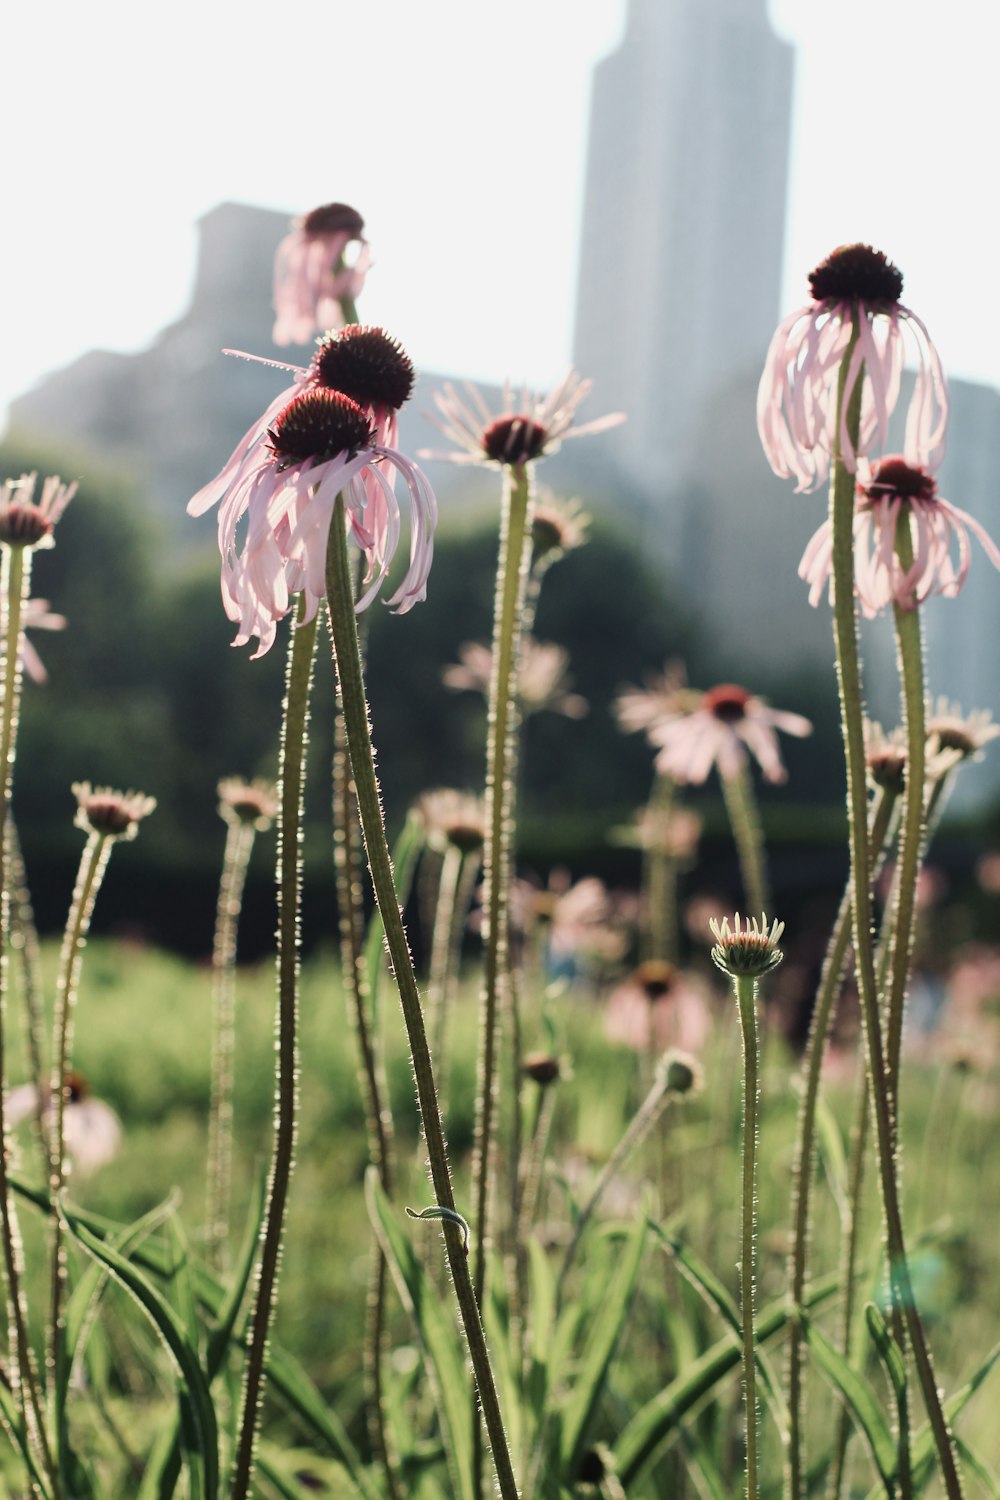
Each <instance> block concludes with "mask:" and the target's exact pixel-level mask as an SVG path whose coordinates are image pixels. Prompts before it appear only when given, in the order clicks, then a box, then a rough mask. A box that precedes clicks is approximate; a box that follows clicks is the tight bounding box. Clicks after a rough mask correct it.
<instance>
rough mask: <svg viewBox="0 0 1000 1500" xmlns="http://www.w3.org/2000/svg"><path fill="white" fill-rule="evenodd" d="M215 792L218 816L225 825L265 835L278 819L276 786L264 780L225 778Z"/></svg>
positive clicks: (256, 778)
mask: <svg viewBox="0 0 1000 1500" xmlns="http://www.w3.org/2000/svg"><path fill="white" fill-rule="evenodd" d="M218 792H219V817H220V818H222V819H223V820H224V821H225V822H226V823H237V824H240V825H241V826H243V827H250V828H253V829H254V830H255V831H256V832H257V833H266V832H267V830H268V829H269V828H270V826H271V824H272V823H273V822H274V820H275V818H276V817H277V816H278V807H279V803H278V790H277V787H276V786H275V784H274V782H273V781H265V780H264V778H263V777H260V776H257V777H255V778H254V780H253V781H244V779H243V777H242V776H227V777H225V778H224V780H222V781H220V782H219V787H218Z"/></svg>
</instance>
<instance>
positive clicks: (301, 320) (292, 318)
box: [272, 203, 370, 344]
mask: <svg viewBox="0 0 1000 1500" xmlns="http://www.w3.org/2000/svg"><path fill="white" fill-rule="evenodd" d="M364 227H365V221H364V219H362V217H361V215H360V214H359V213H358V212H357V211H356V210H355V209H353V208H349V207H348V205H347V204H346V203H327V204H325V205H324V206H323V207H322V208H314V209H313V211H312V213H308V214H306V215H305V216H304V217H303V218H301V219H296V220H295V222H294V223H293V225H292V229H291V232H290V233H289V234H287V235H286V236H285V238H284V239H283V240H282V241H281V244H280V245H279V246H278V250H277V254H276V255H275V260H274V311H275V315H276V316H275V324H274V332H273V334H272V337H273V339H274V342H275V343H276V344H305V343H307V342H308V341H309V339H311V338H312V336H313V334H314V333H315V332H316V331H317V330H318V329H324V328H339V327H340V325H341V324H342V323H343V321H344V310H343V307H342V301H343V299H344V298H345V297H350V298H351V299H352V300H353V299H354V298H355V297H357V296H358V295H359V293H360V291H361V289H362V287H363V286H364V284H365V274H366V272H367V270H368V265H369V260H370V255H369V250H368V244H367V242H366V240H365V237H364V233H363V231H364ZM352 244H353V245H356V246H357V253H356V255H355V257H354V259H353V261H352V262H350V263H348V262H347V261H346V260H345V252H346V251H347V249H348V246H350V245H352Z"/></svg>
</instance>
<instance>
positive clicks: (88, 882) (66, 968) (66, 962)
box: [48, 832, 114, 1452]
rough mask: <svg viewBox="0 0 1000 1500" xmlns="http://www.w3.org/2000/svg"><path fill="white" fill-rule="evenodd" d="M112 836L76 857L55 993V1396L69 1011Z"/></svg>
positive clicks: (55, 1410) (51, 1361)
mask: <svg viewBox="0 0 1000 1500" xmlns="http://www.w3.org/2000/svg"><path fill="white" fill-rule="evenodd" d="M113 842H114V840H113V839H111V838H110V837H108V836H107V835H106V834H101V833H97V832H92V833H90V834H89V835H88V838H87V842H86V844H85V846H84V850H83V854H82V856H81V859H80V868H79V871H78V873H77V878H76V887H75V889H74V891H73V900H72V903H71V905H70V909H69V917H68V919H67V922H66V931H65V933H64V936H63V944H62V953H61V956H60V960H59V982H58V988H57V991H56V1012H55V1031H54V1039H53V1048H52V1081H51V1084H50V1097H51V1099H52V1103H53V1105H54V1114H53V1122H52V1146H51V1152H52V1157H51V1161H52V1164H51V1167H50V1171H49V1194H50V1199H51V1202H52V1208H53V1213H52V1251H51V1287H52V1304H51V1324H50V1330H49V1356H48V1367H49V1375H50V1377H51V1386H50V1388H51V1390H52V1392H53V1395H54V1396H57V1394H58V1392H59V1390H60V1387H61V1384H62V1381H61V1364H62V1361H63V1359H64V1357H65V1353H64V1349H63V1339H64V1334H65V1326H64V1323H63V1309H62V1302H63V1295H64V1292H65V1288H66V1252H65V1248H64V1246H63V1240H62V1220H61V1218H60V1216H59V1213H58V1211H57V1210H58V1204H59V1195H60V1194H61V1192H62V1190H63V1188H64V1186H65V1183H66V1072H67V1069H68V1067H69V1060H70V1056H71V1050H72V1045H73V1012H74V1009H75V1007H76V997H77V992H78V990H79V985H80V967H81V964H82V963H83V950H84V947H85V945H86V941H87V933H88V932H89V930H90V919H91V917H92V916H93V914H94V902H95V901H96V900H97V893H98V891H99V890H100V888H101V881H102V880H103V879H104V872H105V870H106V869H107V866H108V859H109V857H110V855H111V846H112V843H113ZM51 1420H52V1438H53V1443H54V1445H55V1447H56V1451H57V1452H59V1451H61V1447H62V1435H63V1413H62V1411H61V1410H60V1409H59V1405H58V1400H57V1399H56V1400H53V1404H52V1412H51Z"/></svg>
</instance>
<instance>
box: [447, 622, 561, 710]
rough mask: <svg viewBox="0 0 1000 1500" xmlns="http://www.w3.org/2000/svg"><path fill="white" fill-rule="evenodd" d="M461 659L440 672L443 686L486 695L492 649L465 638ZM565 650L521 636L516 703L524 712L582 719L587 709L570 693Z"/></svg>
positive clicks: (487, 695) (460, 654)
mask: <svg viewBox="0 0 1000 1500" xmlns="http://www.w3.org/2000/svg"><path fill="white" fill-rule="evenodd" d="M458 654H459V657H460V658H461V660H460V661H459V662H458V663H456V664H455V665H452V666H450V667H445V669H444V671H443V672H442V673H441V681H442V682H443V683H444V685H445V687H449V688H452V689H453V690H454V691H455V692H464V691H466V690H468V691H469V692H474V693H482V695H483V697H484V698H487V699H488V698H489V692H490V678H491V675H492V672H493V652H492V651H491V650H490V648H489V646H485V645H483V644H482V643H481V642H479V641H467V642H466V643H465V645H464V646H461V647H460V648H459V652H458ZM568 667H569V652H568V651H566V650H565V649H564V648H563V647H562V646H557V645H556V643H555V642H554V641H536V640H535V638H534V637H533V636H525V637H524V639H523V640H522V641H521V654H520V657H519V659H518V664H517V702H518V707H519V708H520V710H521V712H522V713H523V714H525V715H527V714H536V713H541V711H542V710H543V709H547V710H548V711H549V712H550V713H554V714H564V715H565V716H566V718H567V719H582V718H584V717H585V716H586V714H587V712H588V708H589V705H588V703H587V700H586V698H581V696H580V694H579V693H574V692H571V691H570V689H571V687H572V683H573V679H572V677H571V676H570V675H569V671H568Z"/></svg>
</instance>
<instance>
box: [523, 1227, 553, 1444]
mask: <svg viewBox="0 0 1000 1500" xmlns="http://www.w3.org/2000/svg"><path fill="white" fill-rule="evenodd" d="M528 1282H529V1287H530V1301H529V1305H530V1307H531V1318H530V1320H529V1323H528V1328H527V1330H526V1332H527V1334H528V1337H529V1339H530V1354H529V1359H528V1371H527V1380H526V1382H525V1393H524V1394H525V1400H526V1403H527V1406H528V1409H529V1411H530V1412H531V1414H532V1415H533V1417H534V1419H535V1421H536V1423H537V1421H538V1420H539V1418H540V1416H541V1413H542V1409H543V1407H544V1405H545V1398H546V1394H547V1392H548V1389H549V1361H550V1359H551V1353H552V1324H553V1320H554V1318H555V1312H556V1282H555V1275H554V1274H553V1270H552V1264H551V1261H550V1260H549V1256H548V1253H547V1252H546V1250H545V1248H544V1246H543V1245H541V1244H540V1243H539V1241H538V1240H537V1239H535V1238H534V1237H532V1238H531V1239H529V1241H528Z"/></svg>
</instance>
